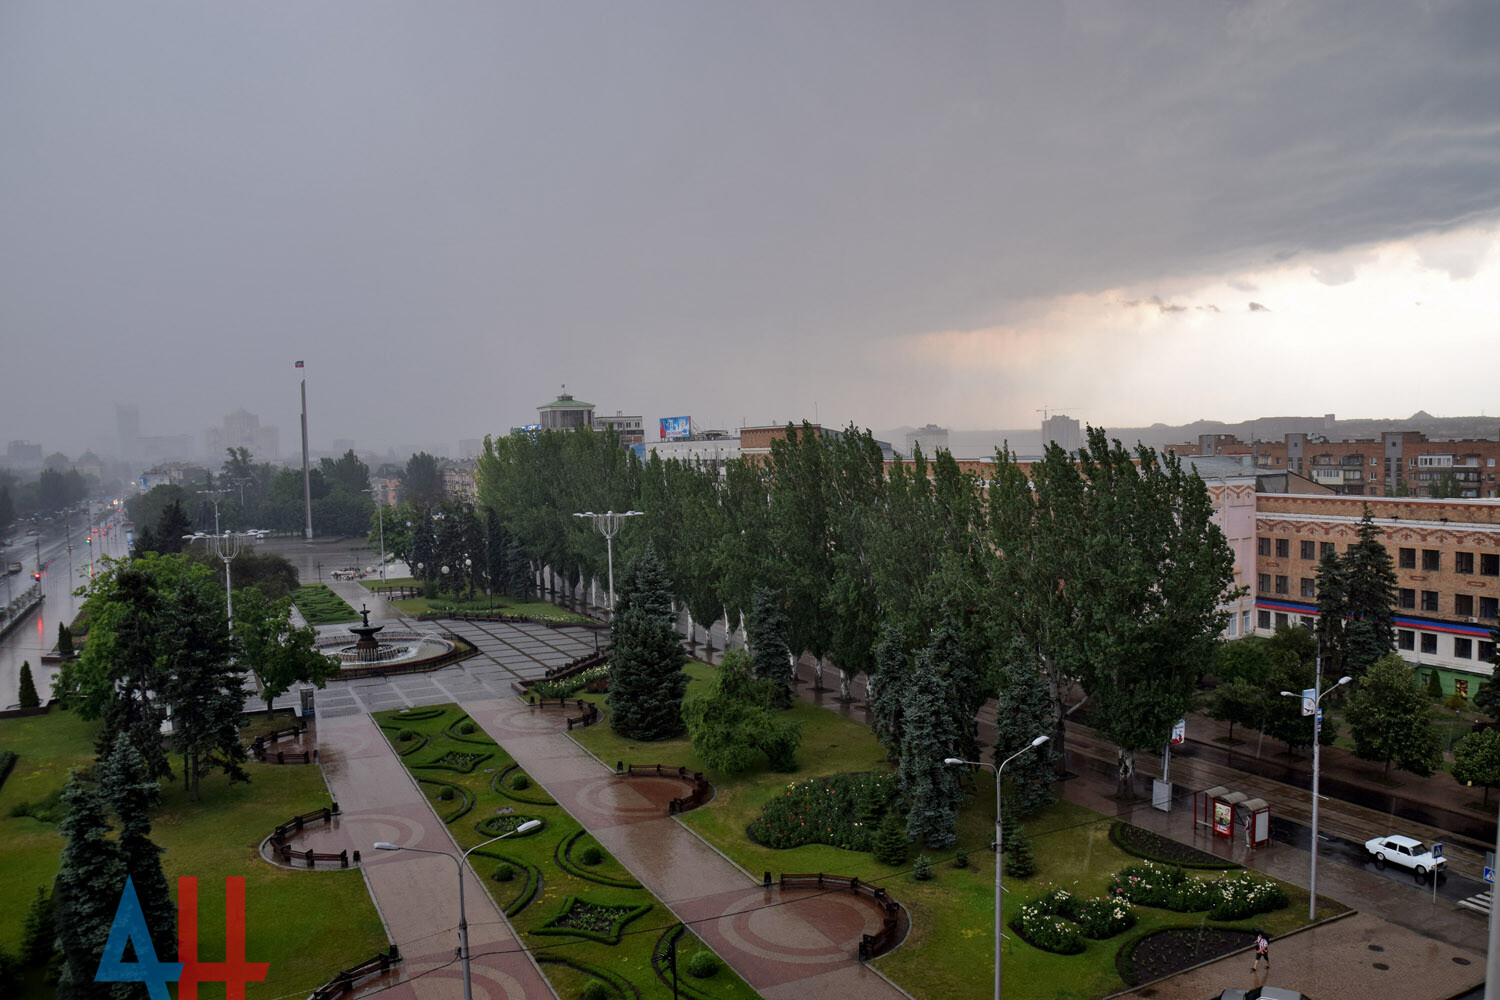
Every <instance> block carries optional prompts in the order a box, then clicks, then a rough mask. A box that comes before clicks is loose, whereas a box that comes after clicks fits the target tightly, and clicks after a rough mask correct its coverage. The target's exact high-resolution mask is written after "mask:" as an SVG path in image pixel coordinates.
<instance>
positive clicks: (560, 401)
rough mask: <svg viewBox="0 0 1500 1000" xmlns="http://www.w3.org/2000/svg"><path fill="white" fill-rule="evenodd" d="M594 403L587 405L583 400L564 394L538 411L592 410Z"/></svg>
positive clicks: (544, 404)
mask: <svg viewBox="0 0 1500 1000" xmlns="http://www.w3.org/2000/svg"><path fill="white" fill-rule="evenodd" d="M593 408H594V404H593V403H585V402H584V401H583V400H581V399H574V398H573V397H572V396H569V395H568V394H567V393H562V394H561V395H560V396H558V397H557V398H556V399H554V400H553V401H552V402H550V403H543V404H542V405H541V406H538V407H537V409H538V410H592V409H593Z"/></svg>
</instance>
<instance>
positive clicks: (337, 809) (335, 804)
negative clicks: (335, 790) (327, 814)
mask: <svg viewBox="0 0 1500 1000" xmlns="http://www.w3.org/2000/svg"><path fill="white" fill-rule="evenodd" d="M332 812H333V815H335V816H337V815H338V814H339V804H338V803H337V802H335V803H334V804H333V810H332Z"/></svg>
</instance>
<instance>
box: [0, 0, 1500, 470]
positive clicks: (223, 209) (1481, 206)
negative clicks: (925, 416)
mask: <svg viewBox="0 0 1500 1000" xmlns="http://www.w3.org/2000/svg"><path fill="white" fill-rule="evenodd" d="M1497 46H1500V24H1497V15H1496V8H1495V6H1494V5H1492V4H1489V3H1485V2H1473V3H1446V2H1442V0H1438V2H1433V3H1427V4H1412V3H1409V2H1404V0H1403V2H1369V0H1345V2H1329V3H1321V4H1286V3H1280V2H1268V3H1256V2H1237V3H1220V4H1203V3H1198V2H1189V0H1181V2H1178V3H1174V4H1170V5H1165V6H1164V5H1154V6H1150V7H1136V6H1126V5H1120V4H1117V3H1115V2H1113V0H1099V2H1095V3H1064V4H1041V5H1017V4H995V3H992V2H982V3H978V2H976V3H938V4H921V5H915V4H893V3H873V2H856V0H849V2H843V3H832V2H829V3H822V4H805V3H753V4H733V5H730V4H691V3H646V2H642V3H633V4H618V3H595V4H520V3H516V4H495V3H489V2H484V3H479V2H474V3H460V2H449V3H444V4H419V3H407V4H393V3H373V2H365V0H361V2H358V3H355V2H346V3H334V2H328V3H320V4H306V3H301V2H297V3H291V2H285V3H280V4H276V3H257V4H243V5H226V4H191V3H178V4H168V3H144V2H135V3H130V4H120V3H114V2H109V3H104V2H100V3H94V4H89V3H83V2H70V3H66V4H59V3H55V2H51V0H35V2H29V3H28V2H12V3H10V4H7V5H6V6H5V9H4V13H3V14H0V134H3V135H5V136H6V146H7V154H6V156H4V157H0V311H3V312H0V320H3V322H4V323H5V328H6V331H7V333H6V337H7V339H6V344H5V347H6V350H7V354H8V357H7V366H6V367H7V370H8V371H9V372H11V373H15V372H23V373H25V375H24V376H23V377H21V378H17V377H16V376H15V375H14V374H12V376H11V379H10V380H9V381H10V384H9V385H7V389H8V390H9V391H8V392H7V393H6V395H5V398H4V400H3V401H0V423H3V424H4V425H5V426H6V427H7V428H11V427H14V428H17V429H16V430H14V431H12V433H11V435H10V436H16V437H21V436H26V437H32V438H36V439H44V440H46V441H48V442H51V441H54V440H56V442H57V446H58V447H63V446H67V447H70V448H72V449H75V450H76V449H77V448H78V447H81V445H82V443H83V440H82V438H83V435H82V432H81V431H77V430H76V429H75V431H73V432H70V433H69V434H67V435H64V433H63V432H62V430H61V428H63V427H65V426H71V424H70V422H71V423H76V424H86V423H88V422H90V421H102V422H104V423H106V424H107V423H108V421H109V419H110V413H111V412H112V411H110V410H109V409H108V404H110V403H112V402H113V401H114V400H116V399H139V400H141V402H142V404H143V420H147V419H148V417H147V414H149V413H152V412H159V413H160V414H161V417H160V418H159V420H160V425H161V426H159V428H158V432H166V431H168V430H173V429H180V430H184V431H199V430H201V428H202V427H203V426H206V425H207V424H209V423H211V422H215V421H217V419H218V418H219V417H220V416H221V415H222V414H223V413H225V412H227V411H229V410H231V409H233V408H235V407H237V406H244V407H245V408H246V409H249V410H252V411H254V412H257V413H260V414H261V416H262V419H264V420H266V421H267V422H270V423H276V424H279V425H280V426H281V428H282V436H283V441H288V440H289V439H291V438H292V437H294V428H295V426H296V387H295V383H294V382H293V381H292V374H293V373H292V371H291V368H290V365H291V363H292V361H293V360H296V359H297V358H303V357H306V358H307V360H308V364H309V369H308V372H309V376H310V377H311V378H312V379H313V380H314V385H315V392H314V414H313V427H314V437H315V439H316V438H318V437H324V438H331V437H334V436H339V437H352V438H355V439H356V440H358V441H360V442H361V443H362V444H366V443H368V444H376V443H384V442H386V441H396V440H439V441H440V440H443V439H445V438H446V439H449V440H456V439H457V438H458V437H469V436H477V435H478V434H481V433H484V432H487V431H503V430H504V429H505V428H507V427H508V426H510V425H511V424H513V423H518V422H521V421H522V420H524V419H526V418H527V417H528V411H530V410H531V408H532V407H534V406H535V405H536V404H537V403H539V402H542V401H544V400H545V399H548V398H550V397H551V396H552V394H553V393H554V391H555V389H556V386H557V384H558V383H560V382H563V381H566V382H568V383H569V384H570V385H571V386H573V387H574V388H575V390H576V391H577V392H578V394H579V395H580V396H583V397H585V398H588V399H590V400H592V401H595V402H597V403H599V404H600V405H601V407H603V408H607V409H608V410H609V411H610V412H613V410H614V409H616V408H623V409H625V410H626V411H627V412H639V411H645V412H646V414H647V416H648V418H649V417H651V416H654V415H660V414H663V413H665V414H672V413H688V412H691V413H695V414H704V415H706V416H709V418H710V419H714V418H718V419H717V421H716V422H718V423H723V424H728V425H731V426H732V425H733V424H735V423H737V422H738V421H739V420H740V418H741V417H746V418H748V419H750V420H751V421H752V422H753V421H759V420H767V419H772V418H777V419H785V418H788V417H795V416H801V415H803V414H806V413H809V412H810V411H811V410H812V408H813V405H814V404H815V403H820V404H821V406H822V413H823V414H824V418H825V419H828V415H829V414H830V413H833V414H835V416H836V419H839V420H847V419H857V420H859V421H861V422H864V423H872V424H876V425H879V424H893V423H898V422H901V421H902V420H905V419H907V417H906V414H905V413H904V412H894V411H887V409H886V407H887V406H888V405H889V404H887V403H885V402H882V401H881V398H882V394H881V393H879V392H872V387H871V386H870V385H868V384H866V383H864V382H862V381H861V377H862V375H863V369H862V368H861V361H860V356H861V353H862V352H863V351H865V350H867V345H869V344H870V343H872V342H873V341H875V340H876V339H878V338H881V337H889V336H895V335H905V334H911V333H915V332H920V331H925V330H939V329H964V328H971V327H975V326H982V325H986V324H991V323H995V322H998V321H1001V320H1003V318H1004V316H1005V315H1006V313H1007V311H1008V310H1009V309H1010V307H1011V306H1012V304H1014V303H1015V302H1017V301H1018V300H1021V299H1025V298H1028V297H1034V296H1046V295H1052V294H1057V293H1065V292H1088V291H1096V290H1100V289H1105V288H1112V287H1118V286H1122V285H1125V284H1129V283H1134V282H1141V281H1149V280H1151V279H1153V278H1155V277H1158V276H1164V275H1181V274H1184V273H1189V272H1194V271H1200V270H1201V271H1205V272H1207V271H1211V270H1215V269H1226V268H1229V269H1232V268H1235V267H1239V266H1248V265H1251V264H1255V263H1260V262H1264V261H1267V260H1285V259H1290V258H1292V257H1293V256H1295V255H1297V254H1299V253H1313V252H1323V251H1329V250H1338V249H1340V248H1343V247H1347V246H1351V245H1354V244H1359V243H1363V242H1367V241H1372V240H1379V239H1388V238H1394V237H1399V236H1404V235H1408V234H1413V233H1418V232H1423V231H1427V230H1431V229H1433V228H1437V227H1443V226H1449V225H1454V224H1457V223H1461V222H1464V221H1466V220H1472V219H1477V218H1481V217H1489V216H1491V215H1493V214H1494V213H1495V212H1496V211H1497V209H1500V180H1497V179H1500V101H1496V100H1495V95H1496V94H1497V93H1500V60H1497V59H1496V58H1495V52H1496V51H1497ZM1163 308H1166V307H1163ZM84 359H87V363H84ZM61 377H65V378H67V379H68V380H69V383H70V384H71V385H72V386H73V387H74V388H75V389H76V390H77V391H76V394H75V395H74V396H73V397H72V398H71V399H70V407H69V409H68V411H67V415H66V416H63V415H61V414H59V413H58V412H57V409H56V406H55V405H54V404H55V402H56V400H57V398H58V397H57V393H56V386H55V384H52V383H50V382H49V378H61ZM881 388H883V387H881ZM716 410H717V411H722V412H716ZM42 413H50V416H49V417H48V418H47V419H48V420H51V421H52V423H51V424H43V425H41V426H37V425H36V424H35V423H33V421H34V420H35V419H36V417H37V415H38V414H42ZM179 423H180V425H181V426H180V427H178V426H176V424H179ZM52 447H53V445H52V444H50V443H49V445H48V450H49V451H50V450H51V449H52Z"/></svg>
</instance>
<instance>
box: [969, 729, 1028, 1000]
mask: <svg viewBox="0 0 1500 1000" xmlns="http://www.w3.org/2000/svg"><path fill="white" fill-rule="evenodd" d="M1049 739H1051V737H1049V736H1038V737H1037V738H1036V739H1034V740H1032V741H1031V742H1030V743H1028V744H1027V745H1026V746H1024V747H1022V748H1021V749H1019V750H1017V751H1016V752H1015V753H1013V754H1011V755H1010V756H1009V757H1007V758H1005V759H1004V760H1002V761H1001V762H1000V763H999V764H986V763H985V762H984V761H982V760H960V759H959V758H957V757H944V758H943V763H944V764H967V765H968V766H970V767H987V768H989V769H990V770H992V771H994V772H995V1000H1000V940H1001V938H1000V924H1001V916H1000V912H1001V903H1000V900H1001V896H1002V895H1003V893H1004V892H1005V886H1004V884H1003V883H1002V881H1001V877H1000V866H1001V861H1002V858H1003V857H1004V855H1003V854H1002V853H1001V852H1002V851H1003V850H1004V849H1005V844H1004V842H1003V835H1002V833H1001V828H1000V775H1001V774H1003V773H1004V772H1005V765H1006V764H1009V763H1010V762H1011V761H1013V760H1015V759H1016V758H1017V757H1019V756H1021V754H1023V753H1025V752H1026V751H1028V750H1035V749H1036V748H1037V747H1039V746H1041V745H1042V744H1043V743H1046V742H1047V740H1049Z"/></svg>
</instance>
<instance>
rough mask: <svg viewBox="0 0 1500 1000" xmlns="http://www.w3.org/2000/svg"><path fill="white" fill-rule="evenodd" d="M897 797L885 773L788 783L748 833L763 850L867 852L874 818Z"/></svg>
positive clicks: (893, 785) (872, 831) (752, 824)
mask: <svg viewBox="0 0 1500 1000" xmlns="http://www.w3.org/2000/svg"><path fill="white" fill-rule="evenodd" d="M895 793H896V779H895V776H894V775H889V774H835V775H833V776H831V777H826V778H811V779H809V780H807V781H802V782H793V783H792V784H790V785H787V786H786V789H785V790H784V791H783V792H782V793H781V794H780V795H778V796H776V797H775V798H774V799H772V800H771V801H770V802H767V803H766V804H765V806H764V807H762V808H761V811H760V815H759V816H758V817H756V819H755V820H754V821H753V822H752V823H751V824H750V826H749V829H748V830H747V832H748V833H749V834H750V837H751V839H752V840H754V841H756V842H757V843H761V844H764V845H766V846H767V847H776V848H785V847H801V846H802V845H803V844H830V845H832V846H834V847H842V848H844V849H845V850H850V851H868V850H870V849H871V848H872V846H873V844H872V840H873V838H874V836H875V831H876V828H877V827H878V825H879V824H878V822H876V820H877V819H878V817H879V814H880V813H882V812H884V811H885V809H886V806H887V804H888V803H889V802H890V801H891V799H892V797H893V796H894V795H895Z"/></svg>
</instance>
